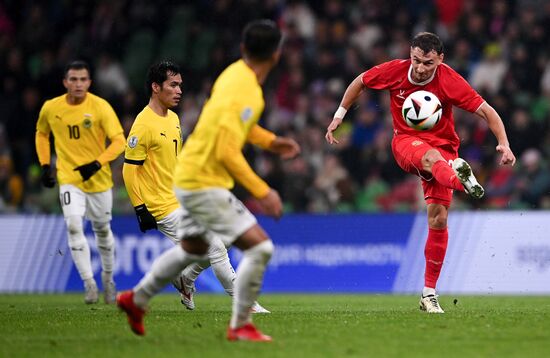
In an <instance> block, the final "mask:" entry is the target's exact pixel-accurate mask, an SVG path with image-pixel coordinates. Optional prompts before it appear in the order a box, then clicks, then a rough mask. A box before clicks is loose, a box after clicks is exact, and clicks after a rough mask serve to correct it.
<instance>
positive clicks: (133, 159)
mask: <svg viewBox="0 0 550 358" xmlns="http://www.w3.org/2000/svg"><path fill="white" fill-rule="evenodd" d="M180 150H181V129H180V121H179V118H178V116H177V115H176V114H175V113H174V112H172V111H170V110H169V111H168V115H167V116H166V117H161V116H159V115H158V114H156V113H155V112H154V111H153V110H152V109H151V107H149V106H146V107H145V108H144V109H143V111H141V113H139V114H138V116H137V117H136V120H135V122H134V124H133V125H132V129H131V130H130V134H129V136H128V142H127V144H126V151H125V154H124V163H125V164H124V165H138V166H139V168H138V170H137V172H136V173H137V177H136V178H132V179H131V180H137V186H138V187H139V192H140V193H139V194H140V195H141V199H142V200H143V202H144V203H145V205H146V206H147V208H148V209H149V211H150V212H151V214H152V215H153V216H154V217H155V219H156V220H157V221H158V220H160V219H162V218H164V217H165V216H166V215H168V214H170V213H171V212H173V211H174V210H176V209H177V208H178V207H179V203H178V200H177V199H176V196H175V195H174V188H173V179H174V169H175V167H176V162H177V157H178V155H179V152H180ZM125 181H126V178H125ZM126 184H127V185H128V183H126ZM129 194H130V191H129ZM130 196H132V195H131V194H130ZM131 199H133V198H132V197H131ZM133 204H134V205H135V204H139V203H133Z"/></svg>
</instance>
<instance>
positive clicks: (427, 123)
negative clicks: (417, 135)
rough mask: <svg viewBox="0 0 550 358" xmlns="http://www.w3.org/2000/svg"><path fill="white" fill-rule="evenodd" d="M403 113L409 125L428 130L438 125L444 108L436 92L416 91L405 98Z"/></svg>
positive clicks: (419, 129) (420, 129)
mask: <svg viewBox="0 0 550 358" xmlns="http://www.w3.org/2000/svg"><path fill="white" fill-rule="evenodd" d="M401 113H402V114H403V119H405V122H406V123H407V125H408V126H409V127H411V128H413V129H416V130H418V131H427V130H429V129H432V128H433V127H434V126H435V125H437V123H438V122H439V120H440V119H441V115H442V113H443V109H442V108H441V102H440V101H439V98H437V96H436V95H435V94H433V93H431V92H428V91H416V92H413V93H411V94H410V95H409V96H408V97H407V98H406V99H405V102H403V109H402V110H401Z"/></svg>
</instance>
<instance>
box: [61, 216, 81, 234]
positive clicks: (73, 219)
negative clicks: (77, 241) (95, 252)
mask: <svg viewBox="0 0 550 358" xmlns="http://www.w3.org/2000/svg"><path fill="white" fill-rule="evenodd" d="M65 223H66V224H67V231H68V232H69V236H74V235H79V234H84V228H83V225H82V217H80V216H69V217H68V218H66V219H65Z"/></svg>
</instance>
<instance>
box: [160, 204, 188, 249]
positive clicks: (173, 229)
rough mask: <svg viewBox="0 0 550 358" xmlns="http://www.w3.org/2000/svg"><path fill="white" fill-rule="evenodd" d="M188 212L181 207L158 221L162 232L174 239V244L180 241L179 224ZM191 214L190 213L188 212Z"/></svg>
mask: <svg viewBox="0 0 550 358" xmlns="http://www.w3.org/2000/svg"><path fill="white" fill-rule="evenodd" d="M186 214H187V213H186V212H185V210H183V209H182V208H181V207H179V208H177V209H176V210H174V211H172V212H171V213H170V214H168V215H166V217H164V218H163V219H161V220H159V221H157V228H158V230H159V231H160V232H162V233H163V234H164V235H165V236H166V237H167V238H169V239H170V240H172V241H173V242H174V244H177V243H178V242H180V240H179V239H178V237H179V236H178V224H179V222H180V220H181V218H182V217H183V216H184V215H186ZM187 215H189V214H187Z"/></svg>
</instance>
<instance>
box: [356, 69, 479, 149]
mask: <svg viewBox="0 0 550 358" xmlns="http://www.w3.org/2000/svg"><path fill="white" fill-rule="evenodd" d="M411 70H412V68H411V60H393V61H389V62H385V63H382V64H380V65H378V66H374V67H373V68H371V69H369V70H367V71H366V72H365V73H363V77H362V81H363V84H364V85H365V86H367V87H369V88H373V89H387V90H389V91H390V97H391V105H390V109H391V114H392V118H393V128H394V130H395V134H409V135H413V136H416V137H418V138H420V139H422V140H424V141H425V142H426V143H428V144H430V145H432V146H434V147H439V146H443V145H449V144H451V145H452V147H453V149H454V150H455V151H457V150H458V146H459V142H460V141H459V138H458V135H457V134H456V131H455V123H454V118H453V108H452V107H453V106H457V107H459V108H462V109H463V110H465V111H468V112H472V113H473V112H475V111H477V109H478V108H479V107H480V106H481V105H482V104H483V102H484V99H483V98H482V97H481V96H480V95H479V94H478V93H477V92H476V91H475V90H474V89H473V88H472V87H471V86H470V85H469V84H468V82H466V80H465V79H464V78H462V76H460V75H459V74H458V73H457V72H456V71H454V70H453V69H452V68H450V67H449V66H447V65H446V64H444V63H442V64H441V65H439V66H438V67H437V69H436V71H435V73H434V76H433V77H432V78H431V79H428V80H426V81H424V82H422V83H415V82H414V81H413V80H412V78H411V77H410V73H411ZM419 90H424V91H429V92H432V93H433V94H435V95H436V96H437V98H439V101H441V106H442V108H443V114H442V116H441V119H440V120H439V123H437V125H436V126H435V127H433V128H432V129H430V130H427V131H417V130H415V129H412V128H410V127H409V126H407V123H405V120H404V119H403V115H402V114H401V108H402V107H403V102H404V101H405V98H407V96H408V95H409V94H411V93H413V92H415V91H419Z"/></svg>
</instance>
